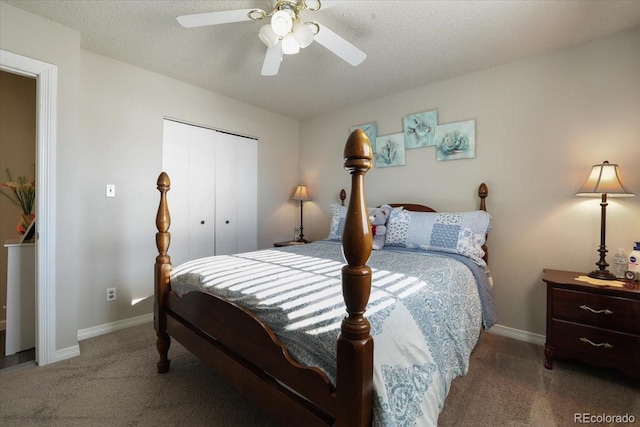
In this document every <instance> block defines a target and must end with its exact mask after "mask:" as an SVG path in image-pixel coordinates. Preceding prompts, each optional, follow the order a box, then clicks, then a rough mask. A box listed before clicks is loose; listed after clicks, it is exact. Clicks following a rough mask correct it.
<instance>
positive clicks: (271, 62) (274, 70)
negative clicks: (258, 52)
mask: <svg viewBox="0 0 640 427" xmlns="http://www.w3.org/2000/svg"><path fill="white" fill-rule="evenodd" d="M281 62H282V42H281V41H279V42H278V43H277V44H276V45H275V46H271V47H270V48H268V49H267V54H266V55H265V56H264V62H263V63H262V72H261V73H260V74H262V75H263V76H275V75H276V74H278V70H279V69H280V63H281Z"/></svg>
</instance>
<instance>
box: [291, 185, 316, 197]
mask: <svg viewBox="0 0 640 427" xmlns="http://www.w3.org/2000/svg"><path fill="white" fill-rule="evenodd" d="M291 199H292V200H301V201H307V200H311V198H309V194H308V193H307V186H306V185H304V184H300V185H298V186H297V187H296V191H295V192H294V193H293V197H291Z"/></svg>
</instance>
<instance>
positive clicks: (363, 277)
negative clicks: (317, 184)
mask: <svg viewBox="0 0 640 427" xmlns="http://www.w3.org/2000/svg"><path fill="white" fill-rule="evenodd" d="M344 158H345V161H344V167H345V169H346V170H348V171H349V173H350V174H351V197H350V199H349V206H348V208H347V218H346V222H345V226H344V234H343V236H342V252H343V255H344V258H345V260H346V261H347V264H348V265H345V266H344V267H343V268H342V294H343V297H344V301H345V304H346V306H347V313H348V314H347V317H345V318H344V319H343V321H342V326H341V330H340V336H339V337H338V354H337V357H338V365H337V378H336V383H337V384H336V399H337V408H336V425H337V426H348V427H353V426H368V425H370V424H371V416H372V413H371V411H372V405H373V339H372V338H371V335H370V333H369V332H370V326H369V321H368V320H367V319H366V318H365V317H364V312H365V310H366V307H367V303H368V302H369V295H370V293H371V269H370V268H369V267H368V266H367V265H366V263H367V261H368V259H369V256H370V255H371V247H372V236H371V226H370V225H369V218H368V217H369V212H368V209H367V204H366V201H365V197H364V175H365V174H366V173H367V171H368V170H369V169H370V168H371V158H372V150H371V144H370V142H369V139H368V138H367V136H366V134H365V133H364V132H363V131H362V130H360V129H357V130H355V131H354V132H352V133H351V135H349V138H348V139H347V143H346V145H345V148H344Z"/></svg>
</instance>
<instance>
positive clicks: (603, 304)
mask: <svg viewBox="0 0 640 427" xmlns="http://www.w3.org/2000/svg"><path fill="white" fill-rule="evenodd" d="M552 292H553V313H552V316H553V318H558V317H560V318H562V319H565V320H572V321H575V322H579V323H584V324H587V325H592V326H598V327H601V328H607V329H615V330H617V331H622V332H629V333H632V334H640V322H639V321H638V319H640V301H639V300H632V299H628V298H621V297H614V296H609V295H599V294H594V293H586V292H580V291H573V290H568V289H559V288H554V289H553V291H552Z"/></svg>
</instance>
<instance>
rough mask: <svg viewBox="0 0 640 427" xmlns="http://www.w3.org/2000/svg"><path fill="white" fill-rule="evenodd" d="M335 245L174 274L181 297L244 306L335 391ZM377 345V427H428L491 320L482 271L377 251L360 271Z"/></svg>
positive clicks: (457, 260)
mask: <svg viewBox="0 0 640 427" xmlns="http://www.w3.org/2000/svg"><path fill="white" fill-rule="evenodd" d="M344 264H345V261H344V258H343V256H342V251H341V247H340V244H339V242H330V241H320V242H314V243H311V244H307V245H299V246H289V247H284V248H278V249H269V250H261V251H256V252H250V253H243V254H236V255H230V256H217V257H210V258H203V259H199V260H195V261H190V262H187V263H185V264H182V265H180V266H177V267H175V268H174V269H173V272H172V277H171V286H172V289H173V290H174V291H176V292H177V293H178V294H184V293H186V292H189V291H191V290H194V289H202V290H206V291H208V292H212V293H215V294H217V295H220V296H222V297H224V298H226V299H228V300H231V301H234V302H236V303H238V304H240V305H243V306H245V307H247V308H248V309H249V310H251V311H252V312H253V313H255V314H256V315H257V316H258V317H259V318H260V319H261V320H262V321H263V322H265V323H266V324H268V325H269V326H270V327H271V329H272V330H273V332H274V333H275V334H276V335H277V336H278V337H279V339H280V340H281V341H282V342H283V343H284V344H285V345H286V346H287V348H288V349H289V352H290V354H291V355H292V356H293V357H294V358H295V359H296V360H298V361H299V362H300V363H304V364H306V365H310V366H318V367H320V368H321V369H323V370H324V371H325V372H326V373H327V374H328V376H329V378H330V379H331V380H332V381H333V382H334V383H335V375H336V340H337V338H338V334H339V332H340V323H341V321H342V319H343V318H344V316H345V306H344V300H343V298H342V290H341V268H342V266H343V265H344ZM367 264H368V265H369V266H370V267H371V269H372V270H373V284H372V289H371V297H370V299H369V305H368V307H367V312H366V316H367V318H368V319H369V322H370V324H371V335H372V336H373V339H374V389H375V395H374V425H376V426H403V427H404V426H410V425H420V426H435V425H437V421H438V415H439V414H440V412H441V410H442V407H443V405H444V400H445V397H446V396H447V393H448V392H449V386H450V384H451V381H452V380H453V379H454V378H456V377H457V376H460V375H464V374H466V372H467V370H468V367H469V356H470V354H471V351H472V349H473V347H474V346H475V344H476V342H477V339H478V336H479V333H480V327H481V325H482V324H484V326H485V327H486V328H489V327H491V326H492V325H493V324H494V323H495V321H496V316H495V309H494V305H493V295H492V294H491V289H490V286H489V281H488V279H487V274H486V273H485V270H484V269H483V268H481V267H478V266H477V265H476V264H474V263H473V262H471V261H470V260H468V259H466V258H464V257H461V256H456V255H450V254H445V253H436V252H429V253H427V252H420V251H406V250H399V249H387V248H385V249H383V250H381V251H373V253H372V254H371V258H370V260H369V262H368V263H367Z"/></svg>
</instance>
